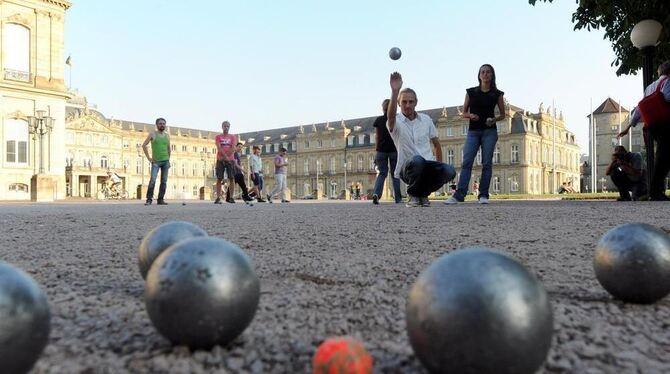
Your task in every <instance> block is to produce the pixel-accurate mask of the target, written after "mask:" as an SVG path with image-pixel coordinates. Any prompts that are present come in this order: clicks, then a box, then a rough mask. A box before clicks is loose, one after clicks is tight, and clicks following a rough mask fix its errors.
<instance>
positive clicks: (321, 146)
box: [316, 139, 323, 148]
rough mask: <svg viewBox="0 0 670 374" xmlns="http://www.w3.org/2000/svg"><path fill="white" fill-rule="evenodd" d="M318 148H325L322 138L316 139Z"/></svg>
mask: <svg viewBox="0 0 670 374" xmlns="http://www.w3.org/2000/svg"><path fill="white" fill-rule="evenodd" d="M316 148H323V141H322V140H321V139H319V140H317V141H316Z"/></svg>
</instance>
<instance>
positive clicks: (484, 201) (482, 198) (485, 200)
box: [479, 196, 489, 204]
mask: <svg viewBox="0 0 670 374" xmlns="http://www.w3.org/2000/svg"><path fill="white" fill-rule="evenodd" d="M479 203H480V204H488V203H489V198H488V197H486V196H480V197H479Z"/></svg>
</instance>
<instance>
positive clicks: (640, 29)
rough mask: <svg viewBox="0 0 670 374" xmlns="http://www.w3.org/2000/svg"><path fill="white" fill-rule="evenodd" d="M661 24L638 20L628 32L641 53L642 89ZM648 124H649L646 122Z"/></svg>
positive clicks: (649, 143)
mask: <svg viewBox="0 0 670 374" xmlns="http://www.w3.org/2000/svg"><path fill="white" fill-rule="evenodd" d="M662 29H663V25H661V23H660V22H658V21H656V20H653V19H646V20H643V21H640V22H638V23H637V24H636V25H635V26H634V27H633V31H631V33H630V40H631V41H632V42H633V45H634V46H635V48H637V49H639V50H640V52H641V53H642V86H643V87H642V90H643V95H644V89H645V88H647V86H649V85H650V84H651V83H652V82H653V74H654V52H655V50H656V45H657V44H658V37H659V36H660V35H661V30H662ZM647 125H649V124H647ZM646 147H647V171H648V172H647V185H648V186H651V177H652V174H653V173H652V172H651V171H652V170H654V139H653V136H652V134H651V132H649V131H647V136H646Z"/></svg>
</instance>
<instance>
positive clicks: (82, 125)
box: [65, 116, 112, 133]
mask: <svg viewBox="0 0 670 374" xmlns="http://www.w3.org/2000/svg"><path fill="white" fill-rule="evenodd" d="M65 126H66V128H68V129H75V130H83V131H93V132H104V133H112V131H111V130H110V128H109V127H108V126H107V125H106V124H105V123H101V122H100V121H99V120H98V119H97V118H95V117H93V116H84V117H81V118H78V119H75V120H74V121H70V122H67V123H66V125H65Z"/></svg>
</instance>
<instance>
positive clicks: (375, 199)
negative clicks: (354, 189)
mask: <svg viewBox="0 0 670 374" xmlns="http://www.w3.org/2000/svg"><path fill="white" fill-rule="evenodd" d="M372 203H373V204H375V205H379V196H377V194H374V195H372Z"/></svg>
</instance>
